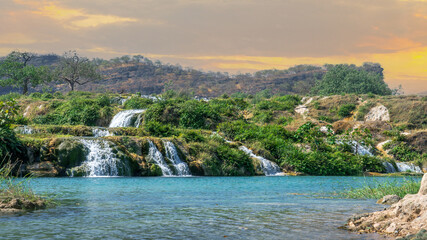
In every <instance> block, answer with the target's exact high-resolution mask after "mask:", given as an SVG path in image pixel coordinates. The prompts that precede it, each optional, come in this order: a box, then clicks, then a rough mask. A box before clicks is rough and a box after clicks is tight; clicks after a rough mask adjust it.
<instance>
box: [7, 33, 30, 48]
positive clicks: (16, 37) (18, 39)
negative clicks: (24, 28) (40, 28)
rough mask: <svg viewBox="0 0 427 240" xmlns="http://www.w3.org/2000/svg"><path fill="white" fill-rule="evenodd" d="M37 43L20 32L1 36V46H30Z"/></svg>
mask: <svg viewBox="0 0 427 240" xmlns="http://www.w3.org/2000/svg"><path fill="white" fill-rule="evenodd" d="M35 42H37V40H36V39H34V38H32V37H30V36H28V35H26V34H24V33H19V32H14V33H6V34H2V35H0V44H5V45H6V44H7V45H9V44H13V45H28V44H33V43H35Z"/></svg>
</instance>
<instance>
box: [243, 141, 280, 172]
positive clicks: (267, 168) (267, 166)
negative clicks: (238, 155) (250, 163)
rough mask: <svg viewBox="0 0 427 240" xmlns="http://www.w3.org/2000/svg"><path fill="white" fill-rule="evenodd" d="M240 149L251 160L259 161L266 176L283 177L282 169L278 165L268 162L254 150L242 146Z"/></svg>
mask: <svg viewBox="0 0 427 240" xmlns="http://www.w3.org/2000/svg"><path fill="white" fill-rule="evenodd" d="M239 149H240V150H242V151H243V152H245V153H247V154H248V155H249V156H250V157H251V158H254V159H256V160H257V161H259V163H260V165H261V169H262V171H263V172H264V174H265V175H266V176H274V175H276V176H278V175H283V172H282V171H281V170H280V167H279V166H278V165H277V164H276V163H274V162H272V161H270V160H267V159H265V158H263V157H261V156H257V155H255V154H254V153H253V152H252V150H250V149H249V148H247V147H245V146H240V147H239Z"/></svg>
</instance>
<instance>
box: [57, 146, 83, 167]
mask: <svg viewBox="0 0 427 240" xmlns="http://www.w3.org/2000/svg"><path fill="white" fill-rule="evenodd" d="M55 151H56V154H55V155H56V156H57V160H58V164H59V165H60V166H62V167H65V168H72V167H75V166H79V165H81V163H82V162H83V161H85V156H86V154H87V153H86V151H87V150H86V149H85V148H84V146H83V144H82V143H81V142H80V141H78V140H77V139H65V140H64V141H62V142H61V143H60V144H59V146H58V147H57V148H56V149H55Z"/></svg>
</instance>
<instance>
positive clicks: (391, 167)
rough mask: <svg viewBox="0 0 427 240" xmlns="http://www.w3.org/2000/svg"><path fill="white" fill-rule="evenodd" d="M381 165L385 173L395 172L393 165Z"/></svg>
mask: <svg viewBox="0 0 427 240" xmlns="http://www.w3.org/2000/svg"><path fill="white" fill-rule="evenodd" d="M383 165H384V167H385V170H386V173H394V172H396V169H395V168H394V166H393V164H391V163H389V162H383Z"/></svg>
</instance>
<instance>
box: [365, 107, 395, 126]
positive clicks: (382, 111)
mask: <svg viewBox="0 0 427 240" xmlns="http://www.w3.org/2000/svg"><path fill="white" fill-rule="evenodd" d="M365 121H366V122H372V121H390V113H389V112H388V109H387V108H386V107H385V106H384V105H378V106H376V107H373V108H372V109H371V110H370V111H369V113H368V114H366V116H365Z"/></svg>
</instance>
